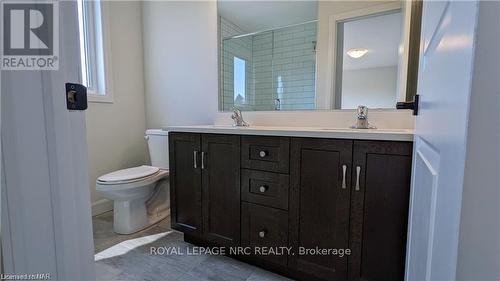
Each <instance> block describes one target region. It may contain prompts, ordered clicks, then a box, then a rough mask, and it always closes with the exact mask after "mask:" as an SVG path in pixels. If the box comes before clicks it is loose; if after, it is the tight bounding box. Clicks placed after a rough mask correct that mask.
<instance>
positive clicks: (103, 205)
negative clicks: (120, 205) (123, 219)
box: [92, 198, 113, 216]
mask: <svg viewBox="0 0 500 281" xmlns="http://www.w3.org/2000/svg"><path fill="white" fill-rule="evenodd" d="M111 210H113V201H111V200H108V199H104V198H103V199H99V200H97V201H95V202H94V203H92V216H97V215H100V214H103V213H106V212H109V211H111Z"/></svg>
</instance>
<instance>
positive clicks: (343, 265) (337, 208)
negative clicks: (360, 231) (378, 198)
mask: <svg viewBox="0 0 500 281" xmlns="http://www.w3.org/2000/svg"><path fill="white" fill-rule="evenodd" d="M351 157H352V141H350V140H328V139H305V138H304V139H303V138H294V139H292V149H291V160H292V161H291V174H290V178H291V181H290V182H291V189H292V190H291V194H290V196H291V197H290V199H291V201H290V209H289V212H290V242H291V246H292V247H293V250H294V251H295V254H294V255H293V256H291V257H290V259H289V266H290V267H291V268H292V269H294V270H297V271H299V272H301V273H306V274H309V275H313V276H315V277H317V278H321V279H327V280H346V279H347V257H346V256H343V257H340V256H339V255H337V256H334V255H310V254H308V255H301V254H300V251H299V250H300V249H301V248H302V249H315V248H319V249H346V248H347V247H348V231H349V197H350V188H349V187H350V185H351V177H350V175H351ZM344 167H345V176H344ZM344 183H345V184H344Z"/></svg>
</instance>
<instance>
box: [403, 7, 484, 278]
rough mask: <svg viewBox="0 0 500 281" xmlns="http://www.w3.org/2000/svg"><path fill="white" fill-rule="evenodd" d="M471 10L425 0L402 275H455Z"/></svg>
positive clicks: (472, 21) (469, 72) (473, 11)
mask: <svg viewBox="0 0 500 281" xmlns="http://www.w3.org/2000/svg"><path fill="white" fill-rule="evenodd" d="M477 10H478V9H477V2H475V1H467V2H465V1H464V2H459V1H457V2H455V1H449V2H446V1H439V2H437V1H425V2H424V9H423V17H422V45H421V52H420V70H419V81H418V93H419V94H420V104H419V105H420V110H419V115H418V116H417V118H416V127H415V143H414V156H413V157H414V160H413V179H412V193H411V201H410V225H409V234H408V251H407V265H406V277H405V279H406V280H407V281H419V280H432V281H437V280H443V281H450V280H455V273H456V263H457V247H458V235H459V224H460V207H461V199H462V189H463V176H464V166H465V148H466V137H467V119H468V111H469V96H470V91H471V80H472V66H473V58H474V39H475V27H476V17H477Z"/></svg>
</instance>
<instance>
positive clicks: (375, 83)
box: [341, 66, 398, 109]
mask: <svg viewBox="0 0 500 281" xmlns="http://www.w3.org/2000/svg"><path fill="white" fill-rule="evenodd" d="M397 79H398V68H397V66H387V67H375V68H364V69H351V70H344V72H343V73H342V98H341V99H342V100H341V103H342V107H341V108H343V109H344V108H357V107H358V105H365V106H368V108H394V105H395V104H396V100H397Z"/></svg>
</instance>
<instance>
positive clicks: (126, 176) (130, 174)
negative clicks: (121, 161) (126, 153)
mask: <svg viewBox="0 0 500 281" xmlns="http://www.w3.org/2000/svg"><path fill="white" fill-rule="evenodd" d="M159 170H160V168H157V167H153V166H146V165H142V166H139V167H133V168H128V169H123V170H118V171H114V172H111V173H108V174H105V175H103V176H100V177H99V178H98V179H97V180H98V181H100V182H110V183H111V182H129V181H134V180H137V179H141V178H145V177H148V176H151V175H153V174H156V173H157V172H158V171H159Z"/></svg>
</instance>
